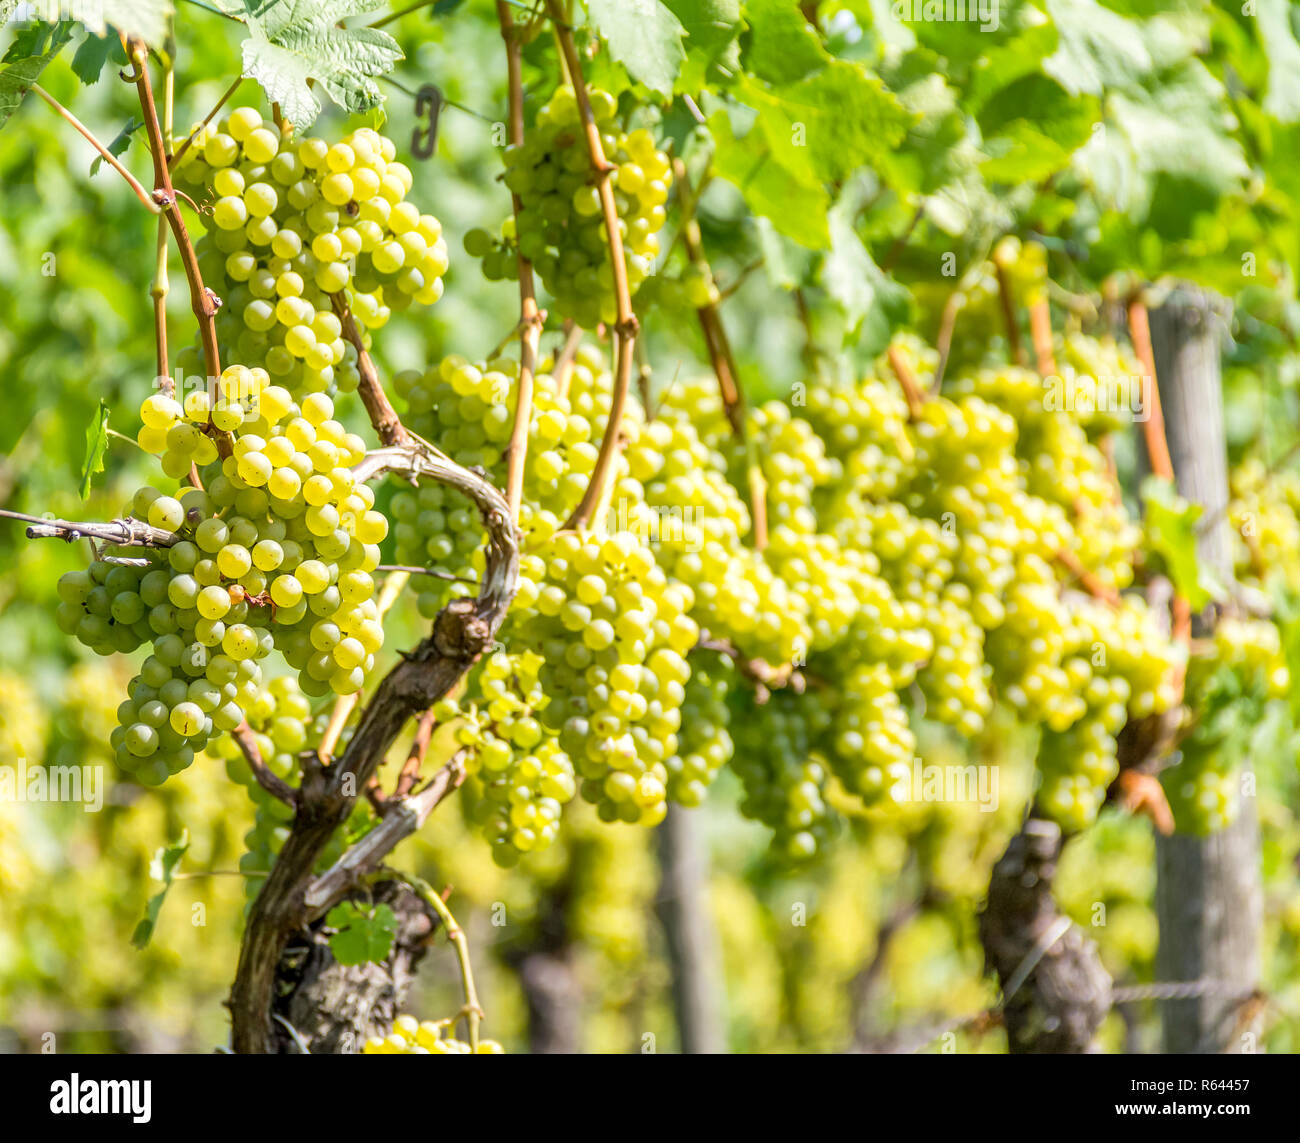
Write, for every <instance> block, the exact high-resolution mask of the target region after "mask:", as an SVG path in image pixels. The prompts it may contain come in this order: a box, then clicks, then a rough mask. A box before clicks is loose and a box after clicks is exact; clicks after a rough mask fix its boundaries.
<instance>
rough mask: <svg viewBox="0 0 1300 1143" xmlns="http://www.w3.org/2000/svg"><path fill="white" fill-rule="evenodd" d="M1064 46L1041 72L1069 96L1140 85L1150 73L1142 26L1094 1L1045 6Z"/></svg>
mask: <svg viewBox="0 0 1300 1143" xmlns="http://www.w3.org/2000/svg"><path fill="white" fill-rule="evenodd" d="M1047 11H1048V13H1049V14H1050V15H1051V17H1052V20H1053V22H1054V23H1055V24H1056V30H1057V32H1058V34H1059V35H1060V45H1059V47H1058V48H1057V50H1056V51H1055V53H1053V54H1052V55H1051V56H1049V57H1048V58H1047V59H1045V60H1044V61H1043V71H1045V72H1046V73H1047V74H1048V75H1050V76H1051V77H1052V78H1053V79H1055V80H1056V81H1057V82H1058V83H1059V84H1060V85H1061V86H1062V87H1063V88H1065V90H1066V91H1068V92H1069V93H1070V94H1071V95H1081V94H1084V93H1085V92H1086V93H1087V94H1089V95H1101V94H1102V92H1103V91H1104V90H1105V89H1107V88H1124V87H1132V86H1134V85H1136V84H1137V83H1138V82H1139V81H1140V80H1141V79H1142V77H1144V76H1145V75H1146V74H1147V73H1148V72H1150V70H1151V66H1152V60H1151V53H1150V52H1149V51H1148V50H1147V47H1146V44H1145V43H1144V40H1143V33H1142V26H1141V25H1140V24H1139V23H1137V22H1136V21H1134V20H1126V19H1124V17H1123V16H1119V15H1116V14H1115V13H1114V12H1112V11H1111V10H1110V9H1109V8H1103V7H1102V6H1101V5H1100V4H1098V3H1096V2H1095V0H1047Z"/></svg>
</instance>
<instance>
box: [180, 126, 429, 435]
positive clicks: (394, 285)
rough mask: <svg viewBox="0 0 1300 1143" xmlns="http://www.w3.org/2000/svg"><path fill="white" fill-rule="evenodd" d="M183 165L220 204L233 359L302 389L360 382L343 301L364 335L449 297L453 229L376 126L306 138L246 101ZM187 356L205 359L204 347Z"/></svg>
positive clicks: (223, 322) (204, 249) (183, 361)
mask: <svg viewBox="0 0 1300 1143" xmlns="http://www.w3.org/2000/svg"><path fill="white" fill-rule="evenodd" d="M176 173H177V178H178V179H180V180H183V181H185V182H187V183H189V184H190V185H193V186H195V187H197V188H198V189H200V190H201V191H202V192H203V193H204V194H205V195H206V196H210V197H211V198H212V199H213V200H214V201H213V209H212V218H213V223H214V226H213V228H212V229H211V230H210V231H209V232H208V233H207V234H206V235H205V236H204V237H203V238H202V239H201V240H200V241H199V242H198V243H197V247H196V249H197V251H198V254H199V265H200V269H201V271H202V273H203V275H204V280H205V281H206V282H208V283H209V284H210V285H212V286H213V288H214V289H216V290H218V292H219V293H220V294H221V296H222V298H223V300H224V302H225V304H224V306H223V307H222V309H221V312H220V313H219V314H218V315H217V319H216V323H217V334H218V341H219V346H220V349H221V353H222V356H223V358H225V359H235V360H239V361H243V362H257V363H258V367H260V368H263V369H265V370H266V371H267V372H268V373H269V374H270V376H271V378H272V379H273V381H274V382H275V384H276V385H277V386H281V387H283V388H285V389H288V390H289V391H291V392H292V393H294V394H295V395H301V394H304V393H334V392H350V391H352V390H354V389H355V388H356V386H357V384H358V381H359V374H358V371H357V351H356V348H355V347H354V346H353V345H352V344H351V343H350V342H349V341H348V340H347V339H345V338H344V336H343V324H342V321H341V320H340V317H339V316H338V314H337V313H336V312H335V305H334V299H335V298H338V299H339V300H341V301H342V302H343V303H345V304H346V305H347V307H348V309H349V310H350V311H351V314H352V316H353V317H354V318H355V320H356V322H357V323H358V325H359V326H360V327H361V329H362V330H363V331H364V330H366V329H375V328H378V327H380V326H382V325H383V324H384V323H385V322H387V321H388V318H389V316H390V314H391V313H392V312H393V311H394V310H404V309H406V308H407V307H409V306H410V305H411V304H412V303H416V304H419V305H431V304H433V303H434V302H436V301H437V300H438V298H440V297H441V296H442V278H443V275H444V274H445V273H446V270H447V264H448V258H447V245H446V241H445V240H444V239H443V236H442V226H441V224H440V223H439V222H438V220H437V219H436V218H435V217H434V216H433V215H431V214H422V213H421V212H420V211H419V209H418V208H417V207H415V206H414V205H413V204H412V203H411V202H410V201H409V200H408V199H407V195H408V194H409V192H410V190H411V187H412V185H413V181H414V180H413V177H412V175H411V171H410V169H409V168H408V167H407V166H406V165H405V164H404V163H401V162H399V161H398V160H397V151H396V147H395V145H394V144H393V142H392V140H390V139H386V138H384V137H383V136H381V135H380V134H379V133H378V132H376V131H374V130H372V129H371V128H369V127H363V128H359V129H358V130H356V131H354V132H352V133H351V134H350V135H348V136H346V137H345V138H344V139H342V140H340V141H338V142H336V143H332V144H331V143H329V142H327V141H326V140H323V139H317V138H303V139H298V138H296V137H294V136H293V135H292V133H291V131H290V129H288V128H285V129H284V130H282V129H280V128H279V127H277V126H276V124H275V123H274V122H270V121H264V120H263V119H262V117H261V115H260V113H259V112H258V111H257V110H256V109H255V108H251V107H240V108H236V109H235V110H234V111H232V112H231V113H230V114H229V115H228V116H227V117H226V118H225V119H223V120H221V121H220V122H219V123H218V124H217V125H216V126H215V127H209V128H207V129H204V130H202V131H200V132H199V133H198V135H196V136H195V142H194V145H193V146H191V147H190V149H189V150H187V151H186V153H185V155H184V157H183V159H182V161H181V162H180V164H179V165H178V168H177V172H176ZM178 363H179V364H180V365H182V366H183V367H185V368H191V367H194V366H197V364H198V359H197V356H196V355H195V354H194V351H193V350H192V349H191V350H187V351H185V352H184V353H182V355H180V358H179V359H178ZM217 416H218V414H217V413H216V411H215V410H214V413H213V419H214V422H215V421H216V419H217ZM219 427H220V426H219Z"/></svg>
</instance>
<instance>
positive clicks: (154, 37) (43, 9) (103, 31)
mask: <svg viewBox="0 0 1300 1143" xmlns="http://www.w3.org/2000/svg"><path fill="white" fill-rule="evenodd" d="M31 6H32V8H33V9H34V15H35V16H36V17H37V18H38V19H41V20H51V21H52V20H58V19H60V18H66V19H71V20H76V21H78V22H79V23H81V24H83V25H84V26H85V27H86V29H87V31H89V32H91V33H92V34H93V35H96V36H107V35H109V34H110V33H109V27H110V26H112V27H113V28H115V29H117V31H119V32H121V33H123V34H124V35H126V36H130V37H133V38H135V39H139V40H143V41H144V42H145V43H146V44H148V45H149V46H150V47H155V46H156V45H158V44H161V43H162V42H163V40H165V39H166V38H167V23H168V20H169V19H170V17H171V14H172V4H171V0H94V3H87V0H31Z"/></svg>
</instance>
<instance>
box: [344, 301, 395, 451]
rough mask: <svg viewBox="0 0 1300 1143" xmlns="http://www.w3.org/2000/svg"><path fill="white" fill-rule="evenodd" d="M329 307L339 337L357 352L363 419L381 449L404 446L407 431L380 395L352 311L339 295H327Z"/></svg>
mask: <svg viewBox="0 0 1300 1143" xmlns="http://www.w3.org/2000/svg"><path fill="white" fill-rule="evenodd" d="M330 305H331V306H332V307H333V309H334V313H335V314H336V315H337V317H338V319H339V324H340V325H342V326H343V336H344V337H345V338H347V339H348V341H349V342H351V343H352V348H353V349H355V350H356V351H357V374H358V375H359V377H360V378H361V380H360V381H359V382H358V383H357V396H359V397H360V398H361V403H362V404H363V405H364V406H365V408H366V415H367V416H368V417H369V418H370V423H371V425H373V426H374V429H375V433H376V435H377V436H378V437H379V440H380V443H381V444H383V445H400V444H405V443H406V442H407V439H408V434H407V429H406V427H405V426H404V425H403V424H402V419H401V417H399V416H398V415H397V410H396V409H394V408H393V404H392V402H391V401H389V399H388V394H387V393H385V392H384V387H383V385H382V384H380V381H379V372H378V370H376V369H375V362H374V358H372V357H371V356H370V351H369V350H368V349H367V348H366V346H365V343H364V342H363V341H362V340H361V331H360V330H358V329H357V323H356V320H355V319H354V318H353V316H352V310H351V309H350V308H349V307H348V300H347V296H346V295H345V294H343V293H342V292H339V293H337V294H331V295H330Z"/></svg>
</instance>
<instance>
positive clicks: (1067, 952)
mask: <svg viewBox="0 0 1300 1143" xmlns="http://www.w3.org/2000/svg"><path fill="white" fill-rule="evenodd" d="M1063 846H1064V838H1063V835H1062V833H1061V828H1060V827H1059V826H1058V825H1056V824H1055V823H1054V822H1049V821H1045V820H1043V819H1041V818H1035V817H1031V818H1029V819H1028V820H1027V821H1026V822H1025V824H1024V825H1023V826H1022V827H1021V830H1020V832H1019V833H1018V834H1016V835H1015V837H1013V838H1012V839H1011V841H1010V843H1009V844H1008V845H1007V848H1006V852H1004V853H1003V855H1002V856H1001V857H1000V858H999V859H998V862H997V864H996V865H995V866H994V867H993V874H992V877H991V878H990V880H989V897H988V903H987V905H986V906H985V909H984V912H983V913H981V914H980V919H979V933H980V942H981V943H982V944H983V946H984V956H985V959H986V961H987V962H988V966H989V967H990V968H992V969H993V970H994V971H995V972H996V973H997V975H998V980H999V981H1000V982H1001V984H1002V993H1003V1022H1004V1024H1005V1026H1006V1030H1007V1044H1008V1047H1009V1048H1010V1050H1011V1051H1012V1052H1013V1053H1077V1052H1089V1051H1092V1050H1093V1037H1094V1036H1095V1035H1096V1034H1097V1029H1098V1028H1099V1027H1100V1026H1101V1022H1102V1020H1104V1019H1105V1017H1106V1013H1107V1012H1108V1011H1110V984H1111V981H1110V975H1109V974H1108V973H1107V972H1106V970H1105V968H1104V967H1103V966H1102V963H1101V958H1100V957H1099V956H1098V955H1097V948H1096V945H1094V944H1093V942H1092V941H1091V940H1090V939H1089V938H1088V937H1087V936H1086V935H1085V934H1084V932H1083V930H1082V929H1080V928H1079V926H1078V925H1076V924H1074V923H1073V922H1072V921H1070V920H1069V918H1067V917H1063V916H1062V914H1061V912H1060V910H1059V909H1058V908H1057V905H1056V900H1055V899H1054V898H1053V896H1052V881H1053V879H1054V878H1055V876H1056V866H1057V862H1058V860H1059V859H1060V856H1061V850H1062V848H1063Z"/></svg>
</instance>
